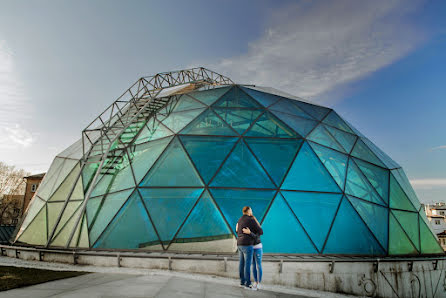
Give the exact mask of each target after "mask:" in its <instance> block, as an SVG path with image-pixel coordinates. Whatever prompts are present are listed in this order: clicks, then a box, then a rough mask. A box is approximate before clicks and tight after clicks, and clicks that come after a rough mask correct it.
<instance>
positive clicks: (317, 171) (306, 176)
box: [281, 142, 341, 192]
mask: <svg viewBox="0 0 446 298" xmlns="http://www.w3.org/2000/svg"><path fill="white" fill-rule="evenodd" d="M281 188H282V189H290V190H308V191H326V192H341V190H340V189H339V187H338V186H337V184H336V182H335V181H334V180H333V178H332V177H331V176H330V174H329V173H328V171H327V170H326V169H325V167H324V166H323V165H322V163H321V161H320V160H319V159H318V158H317V156H316V154H314V152H313V150H311V148H310V146H309V145H308V143H307V142H304V144H303V145H302V148H301V149H300V151H299V153H298V154H297V157H296V159H295V161H294V163H293V165H292V166H291V169H290V171H289V172H288V175H287V176H286V178H285V181H284V182H283V184H282V187H281Z"/></svg>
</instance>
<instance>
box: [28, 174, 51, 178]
mask: <svg viewBox="0 0 446 298" xmlns="http://www.w3.org/2000/svg"><path fill="white" fill-rule="evenodd" d="M45 174H46V173H40V174H34V175H29V176H26V177H23V178H43V176H45Z"/></svg>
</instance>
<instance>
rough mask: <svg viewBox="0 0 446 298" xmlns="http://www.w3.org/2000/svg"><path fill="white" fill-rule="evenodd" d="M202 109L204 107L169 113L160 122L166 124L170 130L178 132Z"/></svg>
mask: <svg viewBox="0 0 446 298" xmlns="http://www.w3.org/2000/svg"><path fill="white" fill-rule="evenodd" d="M203 111H204V108H203V109H195V110H189V111H183V112H178V113H170V114H169V116H168V117H167V118H166V119H164V120H163V121H162V123H163V124H164V125H165V126H167V127H168V128H169V129H170V130H171V131H173V132H175V133H178V132H179V131H180V130H182V129H183V128H184V127H185V126H186V125H188V124H189V123H190V122H191V121H192V120H194V119H195V118H196V117H197V116H198V115H199V114H201V113H202V112H203Z"/></svg>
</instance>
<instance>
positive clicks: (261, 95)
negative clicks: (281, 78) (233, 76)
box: [241, 87, 280, 108]
mask: <svg viewBox="0 0 446 298" xmlns="http://www.w3.org/2000/svg"><path fill="white" fill-rule="evenodd" d="M241 88H242V90H243V91H245V92H246V93H248V95H250V96H251V97H252V98H254V99H255V100H257V102H259V103H260V104H261V105H263V106H264V107H265V108H267V107H269V106H270V105H272V104H273V103H275V102H277V101H278V100H279V99H280V97H279V96H276V95H273V94H270V93H265V92H261V91H257V90H254V89H251V88H246V87H241Z"/></svg>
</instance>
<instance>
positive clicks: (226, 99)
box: [213, 87, 261, 109]
mask: <svg viewBox="0 0 446 298" xmlns="http://www.w3.org/2000/svg"><path fill="white" fill-rule="evenodd" d="M213 106H214V107H220V108H256V109H258V108H261V106H260V105H259V104H258V103H257V102H256V101H255V100H254V99H253V98H252V97H251V96H249V95H248V94H246V93H245V92H244V91H243V90H241V89H240V88H239V87H232V88H231V90H229V91H228V92H226V93H225V94H224V95H223V96H222V97H221V98H220V99H219V100H218V101H217V102H216V103H214V104H213Z"/></svg>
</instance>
